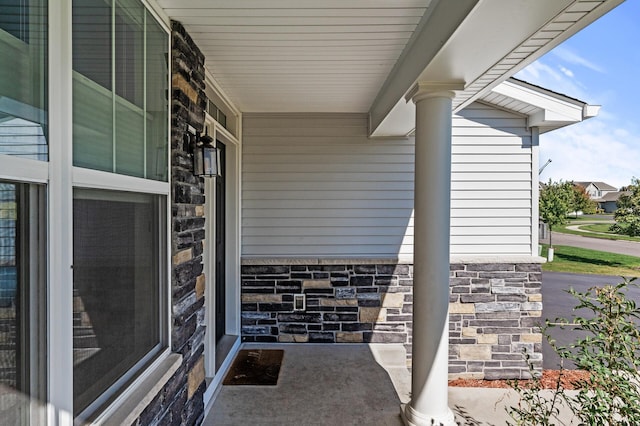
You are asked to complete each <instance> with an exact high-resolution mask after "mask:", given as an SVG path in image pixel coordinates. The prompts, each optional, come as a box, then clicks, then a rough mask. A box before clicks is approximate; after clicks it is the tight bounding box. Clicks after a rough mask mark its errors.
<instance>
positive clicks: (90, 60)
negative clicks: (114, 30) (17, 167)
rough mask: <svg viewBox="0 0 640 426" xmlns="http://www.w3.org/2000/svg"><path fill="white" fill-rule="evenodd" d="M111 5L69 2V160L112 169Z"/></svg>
mask: <svg viewBox="0 0 640 426" xmlns="http://www.w3.org/2000/svg"><path fill="white" fill-rule="evenodd" d="M111 21H112V20H111V6H110V2H109V1H105V0H83V1H74V2H73V71H74V72H73V164H74V165H75V166H79V167H86V168H91V169H95V170H104V171H113V92H112V91H111V86H112V84H111V80H112V78H111V76H112V73H111V56H112V55H111Z"/></svg>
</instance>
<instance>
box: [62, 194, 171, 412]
mask: <svg viewBox="0 0 640 426" xmlns="http://www.w3.org/2000/svg"><path fill="white" fill-rule="evenodd" d="M163 205H164V199H163V198H162V197H160V196H157V195H146V194H137V193H136V194H132V193H125V192H114V191H98V190H87V189H76V190H74V203H73V223H74V225H73V250H74V254H73V258H74V259H73V265H74V269H73V270H74V279H73V358H74V374H73V396H74V414H75V415H79V414H80V413H81V412H82V411H84V410H85V409H87V407H89V409H88V411H89V412H92V411H93V410H94V409H96V408H97V406H99V405H100V403H101V402H104V401H103V400H101V399H100V398H103V399H104V398H108V397H109V396H111V395H112V394H113V392H115V391H116V390H117V389H118V388H120V387H121V386H122V385H123V382H126V380H127V379H128V378H130V376H131V375H132V374H135V373H137V372H139V371H140V369H141V368H142V367H143V365H142V364H144V363H145V362H146V361H148V359H149V358H150V357H152V356H153V355H154V354H155V353H157V352H158V350H159V348H160V347H161V345H162V344H163V337H162V336H163V333H162V332H161V327H162V322H161V316H162V313H163V311H162V310H161V309H160V303H161V299H162V296H161V293H160V289H161V288H165V287H164V286H163V284H162V283H163V282H164V280H165V278H163V277H164V274H163V268H164V266H163V265H164V264H165V263H164V262H163V260H162V259H163V258H164V256H165V254H166V249H164V247H166V245H165V244H164V243H163V242H162V239H163V235H164V234H163V230H164V229H165V219H164V218H163V212H164V211H165V210H164V207H163Z"/></svg>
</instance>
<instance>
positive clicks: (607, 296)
mask: <svg viewBox="0 0 640 426" xmlns="http://www.w3.org/2000/svg"><path fill="white" fill-rule="evenodd" d="M632 285H635V284H633V280H626V279H625V280H624V281H623V282H622V283H620V284H617V285H607V286H604V287H593V288H590V289H589V290H587V291H586V292H584V293H580V292H577V291H575V290H573V289H570V290H569V293H570V294H571V295H572V296H574V297H575V298H576V299H577V301H578V304H577V306H576V307H575V308H574V311H577V310H587V311H590V312H591V314H593V316H590V317H588V318H587V317H583V316H574V317H573V318H572V319H571V321H569V320H567V319H562V318H560V319H556V320H554V322H553V323H552V322H549V321H548V320H547V324H546V327H545V331H544V334H545V335H546V336H547V338H549V337H548V336H549V335H548V332H547V329H548V328H552V327H557V326H559V327H563V326H565V325H568V324H572V325H576V327H575V330H576V331H583V332H585V333H586V337H584V338H580V339H578V340H576V341H575V342H574V343H573V344H571V345H569V346H566V347H557V346H555V344H554V342H553V341H551V342H550V343H552V347H553V348H554V349H555V350H556V352H557V353H558V355H559V356H560V357H561V359H563V360H570V361H572V362H573V363H574V364H575V365H576V367H577V368H578V369H580V370H586V371H588V372H589V373H590V374H589V378H588V379H586V380H582V381H580V382H578V383H576V385H577V387H578V388H579V389H580V390H579V391H578V392H577V393H576V394H575V395H571V394H569V393H567V392H565V390H564V388H563V387H562V385H561V383H560V380H561V376H560V377H559V378H558V383H557V385H556V388H555V390H554V392H553V393H552V397H551V398H546V399H545V398H542V397H540V396H539V395H540V394H539V390H540V387H541V386H540V382H539V378H535V379H534V384H533V386H532V387H530V388H523V387H515V389H516V390H517V391H518V393H519V394H520V398H521V400H520V403H519V405H518V406H517V407H510V408H509V409H508V410H507V411H508V412H509V415H510V416H511V418H512V419H514V421H515V424H516V425H531V424H536V425H538V424H539V425H551V424H554V423H553V419H554V417H555V416H556V415H557V413H558V407H559V406H560V405H561V404H566V405H567V406H568V407H569V408H570V409H571V410H572V411H573V414H574V415H575V417H576V419H578V420H579V423H580V424H583V425H621V426H627V425H628V426H632V425H640V374H639V373H638V370H639V369H640V358H639V357H638V355H640V331H639V329H638V324H637V323H636V321H637V320H639V319H640V310H639V309H638V307H637V306H636V303H635V301H634V300H633V299H631V298H630V297H628V295H627V291H628V289H629V287H630V286H632ZM557 324H559V325H557ZM525 356H526V354H525Z"/></svg>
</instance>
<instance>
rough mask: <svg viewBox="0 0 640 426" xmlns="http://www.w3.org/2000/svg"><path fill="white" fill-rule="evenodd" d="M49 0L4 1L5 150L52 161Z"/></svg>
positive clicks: (1, 124) (0, 137)
mask: <svg viewBox="0 0 640 426" xmlns="http://www.w3.org/2000/svg"><path fill="white" fill-rule="evenodd" d="M46 5H47V1H46V0H0V58H1V60H0V154H6V155H13V156H20V157H22V158H31V159H36V160H43V161H46V160H47V157H48V147H47V139H46V138H47V72H46V70H47V60H46V58H47V19H46V18H47V7H46Z"/></svg>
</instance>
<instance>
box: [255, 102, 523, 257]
mask: <svg viewBox="0 0 640 426" xmlns="http://www.w3.org/2000/svg"><path fill="white" fill-rule="evenodd" d="M453 125H454V129H453V148H452V150H453V162H452V194H451V196H452V199H451V254H477V255H498V254H521V255H522V254H527V255H530V254H531V251H532V250H531V230H532V226H531V223H532V200H531V196H532V191H531V189H532V179H531V176H532V174H531V171H532V165H531V162H532V150H531V140H532V139H531V133H530V132H529V131H528V130H527V128H526V119H525V118H521V117H519V116H515V115H513V114H510V113H508V112H505V111H501V110H496V109H493V108H491V107H488V106H485V105H482V104H479V103H475V104H473V105H472V106H470V107H469V108H467V109H465V110H464V111H462V112H461V113H460V114H458V115H455V116H454V119H453ZM366 132H367V118H366V116H365V115H359V114H318V115H315V116H314V115H311V114H290V115H281V114H271V115H269V114H249V115H245V118H244V129H243V135H244V139H243V147H244V148H243V190H242V235H243V238H242V242H243V244H242V254H243V256H246V257H397V258H400V259H411V257H412V254H413V217H412V213H413V179H414V158H413V154H414V142H413V139H412V138H409V139H405V140H398V139H395V140H379V139H368V138H367V137H366Z"/></svg>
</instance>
